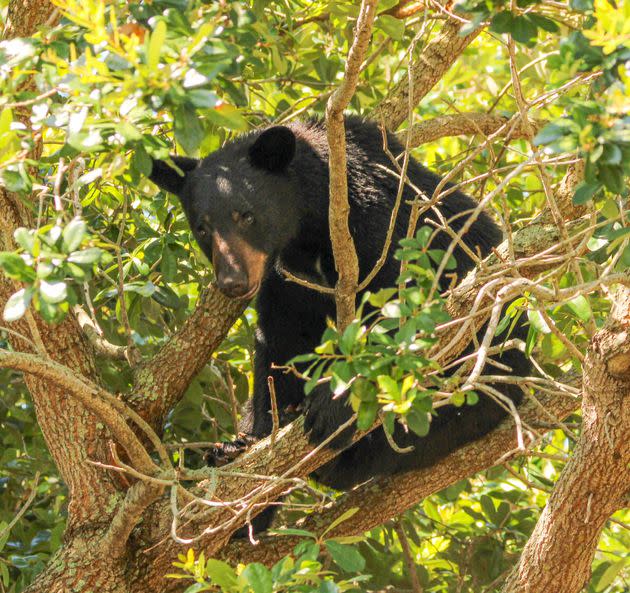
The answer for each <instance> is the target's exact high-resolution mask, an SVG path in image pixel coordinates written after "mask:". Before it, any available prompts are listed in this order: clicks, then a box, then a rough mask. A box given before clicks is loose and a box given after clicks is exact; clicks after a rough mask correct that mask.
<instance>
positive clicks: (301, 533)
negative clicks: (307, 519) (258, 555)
mask: <svg viewBox="0 0 630 593" xmlns="http://www.w3.org/2000/svg"><path fill="white" fill-rule="evenodd" d="M269 533H273V535H295V536H297V537H310V538H311V539H314V540H316V539H317V536H316V535H315V534H314V533H311V532H310V531H306V529H295V528H293V527H283V528H282V529H274V530H271V531H270V532H269Z"/></svg>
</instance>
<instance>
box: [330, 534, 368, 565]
mask: <svg viewBox="0 0 630 593" xmlns="http://www.w3.org/2000/svg"><path fill="white" fill-rule="evenodd" d="M326 549H327V550H328V553H329V554H330V556H331V557H332V559H333V560H334V562H335V564H337V566H339V567H340V568H341V569H343V570H345V571H347V572H361V571H362V570H363V569H364V568H365V558H364V557H363V556H362V555H361V553H360V552H359V550H357V549H356V548H355V547H354V546H347V545H345V544H340V543H338V542H335V541H327V542H326Z"/></svg>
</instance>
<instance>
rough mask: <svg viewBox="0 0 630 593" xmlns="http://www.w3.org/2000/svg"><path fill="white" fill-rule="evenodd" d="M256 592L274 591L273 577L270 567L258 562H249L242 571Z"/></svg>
mask: <svg viewBox="0 0 630 593" xmlns="http://www.w3.org/2000/svg"><path fill="white" fill-rule="evenodd" d="M241 576H242V577H243V578H244V579H245V580H246V581H247V583H248V584H249V586H250V587H251V588H252V590H253V591H254V593H272V591H273V579H272V578H271V572H269V569H268V568H267V567H266V566H264V565H263V564H260V563H258V562H254V563H253V564H249V565H248V566H247V567H246V568H245V570H244V571H243V572H242V573H241Z"/></svg>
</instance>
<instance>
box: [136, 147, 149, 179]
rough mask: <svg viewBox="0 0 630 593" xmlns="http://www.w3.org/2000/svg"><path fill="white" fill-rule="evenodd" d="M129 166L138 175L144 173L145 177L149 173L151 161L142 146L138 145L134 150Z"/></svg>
mask: <svg viewBox="0 0 630 593" xmlns="http://www.w3.org/2000/svg"><path fill="white" fill-rule="evenodd" d="M131 166H132V168H133V169H135V170H136V171H137V172H138V173H139V174H140V175H144V176H145V177H148V176H149V175H151V171H152V170H153V163H152V162H151V157H150V156H149V155H148V153H147V151H146V150H145V148H144V146H142V145H140V146H138V147H137V148H136V150H135V151H134V153H133V156H132V157H131Z"/></svg>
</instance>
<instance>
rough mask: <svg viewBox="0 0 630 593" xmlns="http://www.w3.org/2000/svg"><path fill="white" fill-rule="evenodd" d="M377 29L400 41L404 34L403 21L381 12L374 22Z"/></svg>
mask: <svg viewBox="0 0 630 593" xmlns="http://www.w3.org/2000/svg"><path fill="white" fill-rule="evenodd" d="M374 25H375V27H376V28H377V29H381V31H384V32H385V33H387V34H388V35H389V36H390V37H391V38H392V39H395V40H396V41H400V40H401V39H402V38H403V37H404V36H405V22H404V21H403V20H402V19H397V18H396V17H393V16H391V15H390V14H382V15H380V16H379V17H378V18H377V19H376V22H375V23H374Z"/></svg>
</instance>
